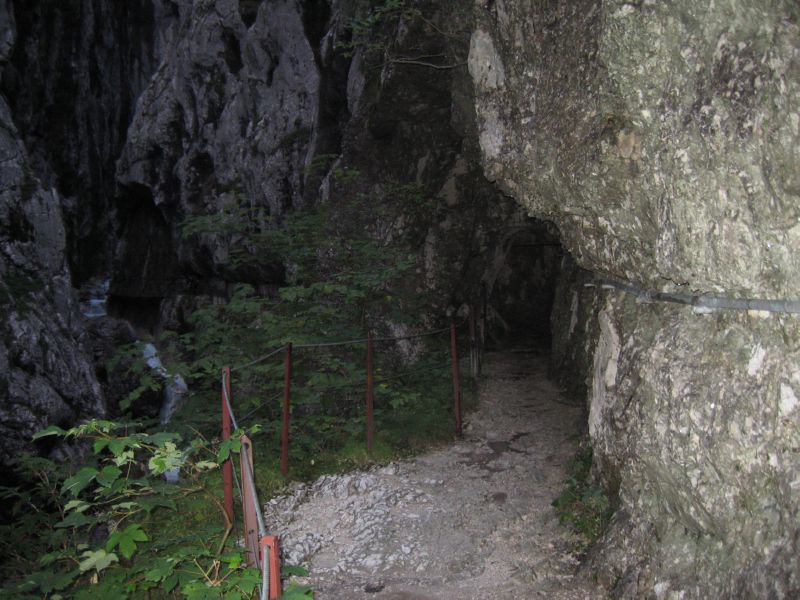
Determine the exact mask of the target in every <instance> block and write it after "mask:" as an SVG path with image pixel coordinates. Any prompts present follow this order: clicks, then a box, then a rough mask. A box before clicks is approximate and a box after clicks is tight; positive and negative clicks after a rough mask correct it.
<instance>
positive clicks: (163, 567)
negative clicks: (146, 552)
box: [144, 558, 176, 591]
mask: <svg viewBox="0 0 800 600" xmlns="http://www.w3.org/2000/svg"><path fill="white" fill-rule="evenodd" d="M175 565H176V563H175V561H174V560H172V559H171V558H167V559H165V560H163V561H160V562H159V563H158V565H157V566H156V567H155V568H153V569H150V570H149V571H147V572H146V573H145V574H144V578H145V579H146V580H147V581H154V582H157V581H163V580H164V579H166V578H167V577H169V576H170V575H172V572H173V571H174V570H175ZM166 591H169V590H166Z"/></svg>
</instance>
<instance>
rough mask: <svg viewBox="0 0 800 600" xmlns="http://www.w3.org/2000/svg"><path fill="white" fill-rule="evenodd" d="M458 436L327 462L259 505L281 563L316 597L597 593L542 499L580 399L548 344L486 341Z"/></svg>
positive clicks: (559, 473) (559, 470) (560, 470)
mask: <svg viewBox="0 0 800 600" xmlns="http://www.w3.org/2000/svg"><path fill="white" fill-rule="evenodd" d="M486 358H487V360H486V364H485V365H484V377H483V378H482V380H481V383H480V386H479V387H480V389H479V407H478V410H477V411H476V412H475V413H473V414H471V415H469V416H468V418H467V424H466V427H465V435H464V438H463V439H462V440H460V441H458V442H455V443H453V444H450V445H448V446H446V447H442V448H440V449H437V450H434V451H431V452H428V453H427V454H424V455H422V456H419V457H417V458H413V459H409V460H403V461H399V462H395V463H392V464H390V465H388V466H383V467H378V468H374V469H370V470H367V471H358V472H353V473H349V474H346V475H336V476H324V477H321V478H319V479H318V480H317V481H315V482H314V483H311V484H308V485H302V486H298V487H297V488H296V489H294V491H293V492H292V493H291V494H289V495H287V496H284V497H281V498H276V499H273V500H271V501H270V503H269V505H268V506H267V508H266V511H267V519H268V528H269V529H270V530H271V531H273V532H276V533H278V534H279V535H280V536H281V544H282V549H283V552H284V559H285V561H286V563H287V564H292V565H303V566H305V567H306V568H307V569H308V571H309V576H308V577H307V578H303V579H302V581H303V582H304V583H308V584H310V585H311V586H313V588H314V589H315V591H316V597H317V598H319V599H321V600H328V599H330V600H336V599H348V600H357V599H362V598H364V599H366V598H370V599H375V600H471V599H489V598H491V599H498V600H512V599H529V598H549V599H564V600H566V599H570V600H572V599H584V598H586V599H594V598H604V597H605V596H604V595H603V594H602V592H601V591H600V590H599V589H597V588H596V587H595V586H594V585H593V584H592V583H591V581H590V580H589V578H588V577H587V576H586V575H585V574H584V573H583V572H582V571H580V569H579V563H578V560H577V558H576V556H575V554H574V552H573V549H574V548H575V546H576V545H575V539H574V538H573V537H572V534H570V533H569V532H568V531H567V530H566V529H564V528H563V527H562V526H561V525H559V523H558V518H557V516H556V514H555V512H554V509H553V507H552V505H551V503H552V501H553V500H554V499H555V498H556V496H557V495H558V494H559V493H560V491H561V489H562V488H563V485H564V479H565V477H566V468H567V465H568V463H569V461H570V459H571V458H572V457H573V456H574V454H575V450H576V447H577V443H578V437H579V436H578V432H579V431H580V430H581V419H582V411H581V408H580V407H579V406H575V405H572V404H569V403H567V402H566V401H565V400H564V399H563V398H561V397H560V395H559V391H558V389H557V388H556V386H555V385H554V384H553V383H552V382H550V381H549V380H548V379H547V376H546V373H547V364H546V357H543V356H540V355H537V354H535V353H510V352H509V353H496V354H489V355H487V357H486Z"/></svg>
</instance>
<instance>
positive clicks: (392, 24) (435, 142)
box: [0, 0, 800, 598]
mask: <svg viewBox="0 0 800 600" xmlns="http://www.w3.org/2000/svg"><path fill="white" fill-rule="evenodd" d="M407 4H408V7H410V8H413V9H414V10H413V11H410V12H402V11H401V13H400V15H399V16H398V15H395V16H394V17H391V18H386V19H384V20H383V21H379V22H378V23H376V24H374V25H373V28H372V30H371V33H370V34H369V36H368V37H366V38H361V39H356V38H353V37H352V32H351V30H350V28H349V25H350V24H351V23H352V20H353V18H354V17H355V16H356V14H357V12H356V11H357V9H359V7H361V8H362V9H363V6H364V5H365V3H359V2H356V1H355V0H353V1H352V2H348V1H345V0H338V1H337V0H331V1H330V2H326V1H322V0H305V1H302V2H301V1H296V0H264V1H262V2H259V1H257V0H238V1H237V0H203V1H197V0H195V1H192V0H177V1H172V0H137V1H135V2H128V1H126V2H107V3H103V2H92V1H90V0H71V1H70V2H68V3H59V4H58V6H55V3H49V2H45V1H44V0H42V1H41V2H30V1H25V2H23V1H22V0H19V1H10V0H0V24H1V25H2V27H1V28H0V68H1V69H2V97H0V123H1V124H2V127H0V152H2V154H3V161H2V162H1V163H0V184H1V185H0V303H2V313H1V314H0V329H2V331H3V337H2V340H0V433H2V435H1V436H0V448H2V452H0V460H3V461H5V460H7V459H8V458H9V457H10V456H13V455H14V454H15V453H16V452H18V451H19V450H20V449H21V448H23V447H29V446H28V440H29V439H30V435H31V434H32V433H33V432H34V431H36V430H37V429H41V428H43V427H45V426H47V425H50V424H63V425H66V424H71V423H74V422H75V421H77V420H80V419H83V418H88V417H91V416H101V415H104V414H106V410H107V409H106V400H105V399H104V398H103V395H102V392H101V390H100V387H99V385H98V381H97V374H96V372H95V371H94V369H93V367H92V365H91V358H90V356H89V352H88V340H87V337H86V334H85V326H84V324H82V322H81V320H80V317H79V315H78V312H77V306H76V299H75V291H74V289H73V285H74V284H78V283H82V282H83V281H85V280H86V279H87V278H89V277H90V276H97V275H103V276H110V278H111V290H110V291H111V295H112V301H113V303H114V304H115V305H116V307H117V309H118V310H119V312H120V314H122V315H124V316H127V317H128V318H130V319H131V320H133V321H134V322H135V323H136V324H137V325H139V326H140V327H142V328H144V329H150V330H153V331H155V330H158V329H160V328H164V327H173V328H179V327H182V326H183V325H184V316H185V314H187V313H188V312H190V311H191V310H192V308H193V307H194V306H196V305H197V303H199V302H209V301H210V302H221V301H224V300H225V298H226V297H227V294H228V293H229V292H230V290H231V288H232V287H233V286H234V285H235V284H237V283H250V284H253V285H255V286H256V287H258V288H259V290H260V291H261V292H262V293H264V294H269V293H271V290H273V289H274V287H275V286H276V285H279V284H280V283H282V281H283V280H284V277H285V274H284V270H283V266H282V265H280V264H273V263H270V262H269V261H265V262H264V263H263V265H262V267H261V268H259V269H255V270H253V269H248V270H244V269H241V268H240V267H238V266H237V265H236V264H235V263H234V262H232V261H231V260H230V257H231V252H232V249H233V248H234V247H237V245H240V242H241V240H240V239H237V237H236V234H235V233H234V234H225V233H220V234H195V235H185V234H184V231H183V224H184V223H185V222H186V221H187V219H191V218H196V217H204V216H209V215H217V214H221V213H224V212H225V211H230V212H231V214H247V215H248V216H249V217H250V219H251V223H252V226H253V227H254V228H267V227H271V226H274V224H275V223H278V222H280V221H281V219H282V218H283V217H284V216H285V215H286V214H287V212H288V211H291V210H294V209H297V208H301V207H305V206H310V205H313V204H314V203H320V202H321V203H331V204H335V203H337V202H343V201H344V200H346V199H348V198H354V197H358V198H363V199H365V200H364V201H365V202H369V201H370V200H369V199H376V198H381V199H386V198H389V199H390V200H392V201H393V199H394V198H397V201H398V202H399V201H401V200H402V195H399V194H398V193H397V192H398V190H408V189H410V188H408V187H407V186H409V185H411V186H412V187H413V190H414V194H419V195H421V197H423V198H425V200H426V203H425V210H422V211H418V212H416V213H414V216H413V219H411V218H410V217H409V219H410V220H409V219H406V220H404V222H403V227H402V229H403V231H404V235H408V236H410V237H409V239H413V240H414V241H415V243H416V244H417V247H418V249H419V264H418V270H417V273H416V275H417V276H416V277H415V281H414V285H415V286H419V289H420V290H423V289H424V290H426V291H428V292H431V297H432V305H431V307H430V313H431V315H434V314H440V313H442V312H444V311H445V310H446V309H447V308H448V307H455V308H457V307H458V306H459V305H460V304H461V303H463V302H469V301H474V300H475V299H477V298H478V296H479V290H480V283H481V281H483V282H485V283H487V284H488V285H489V286H493V285H494V284H495V282H497V281H498V280H500V279H502V281H503V285H505V286H506V287H507V288H508V289H516V290H519V289H521V287H520V286H514V285H513V283H514V282H513V281H509V277H513V276H514V275H513V273H512V274H511V275H509V274H508V273H505V272H504V273H503V274H502V276H501V271H503V269H504V265H505V262H504V261H505V260H506V256H507V254H508V248H509V243H510V240H512V239H513V238H514V236H515V235H516V233H514V232H516V231H528V232H529V233H528V234H526V235H533V236H534V237H535V236H539V235H540V236H542V237H541V239H544V240H547V241H552V239H553V234H552V231H551V230H550V229H548V228H547V226H543V225H541V223H539V224H532V222H531V221H530V220H529V219H528V218H527V214H530V215H533V216H535V217H538V218H541V219H546V220H548V221H551V222H552V223H555V225H556V226H557V227H558V229H559V230H560V234H561V239H562V241H563V243H564V244H565V246H566V247H567V249H568V250H569V252H570V253H571V255H572V257H573V258H574V262H573V259H572V258H570V257H568V256H567V257H565V258H564V260H563V263H562V267H561V278H560V280H559V282H558V287H557V290H556V295H557V300H556V302H555V305H554V309H555V310H554V313H553V316H552V320H551V324H552V330H553V333H554V337H553V351H554V355H553V360H554V365H555V367H556V369H557V370H560V372H561V375H560V376H561V377H562V379H563V381H564V382H565V383H569V384H570V385H574V391H575V392H576V393H581V392H584V393H586V395H587V409H588V414H589V432H590V435H591V438H592V443H593V445H594V448H595V458H596V460H595V466H594V471H595V474H596V476H597V477H598V478H599V479H600V480H601V481H603V482H604V484H605V485H606V487H607V489H608V490H609V491H610V492H611V493H612V495H614V496H616V497H618V508H617V511H616V514H615V517H614V520H613V523H612V527H611V529H610V531H609V532H608V534H607V535H606V536H605V538H604V540H603V541H602V543H601V544H600V545H599V546H598V547H597V548H596V549H595V551H594V553H593V555H592V556H591V559H592V566H593V568H594V569H595V570H596V572H597V573H598V575H599V577H600V579H601V581H603V582H604V583H605V584H606V585H607V586H608V587H609V589H611V590H612V593H613V594H614V595H616V596H621V597H656V598H680V597H697V598H699V597H707V596H709V595H715V594H717V593H720V594H722V595H723V596H725V597H774V598H782V597H792V595H797V594H798V593H800V580H799V579H798V570H797V566H796V556H797V553H798V545H800V532H799V531H800V530H799V529H798V525H797V523H798V500H797V498H798V487H800V462H799V461H800V458H799V457H798V449H799V448H800V431H799V430H798V418H799V417H800V414H798V410H800V409H798V401H797V395H798V393H800V367H799V366H798V365H800V362H799V360H798V359H800V356H799V355H798V354H799V353H800V337H799V334H800V331H798V322H797V317H796V316H793V315H787V314H780V313H774V314H762V313H756V312H750V313H748V312H715V313H711V314H696V313H695V311H693V310H692V308H691V307H686V306H677V305H671V304H663V303H653V302H648V297H647V295H646V294H641V295H640V296H639V297H635V296H632V295H629V294H626V293H624V292H622V291H618V290H609V289H600V288H597V287H585V286H584V281H585V275H586V273H585V271H584V270H588V271H591V272H594V273H597V274H600V275H602V276H604V277H608V278H612V279H616V280H619V281H622V282H627V283H632V284H635V285H637V286H639V287H640V288H642V289H643V290H651V291H665V292H681V293H689V294H694V293H711V294H716V295H720V296H731V297H761V298H783V299H798V298H800V270H799V269H800V267H798V263H797V261H796V260H794V254H795V253H796V251H797V250H798V249H800V225H798V211H800V198H798V196H799V195H800V179H798V178H799V177H800V175H799V174H798V173H799V172H798V169H797V150H796V148H797V146H798V137H800V43H798V39H800V36H799V35H798V33H800V32H798V19H800V9H798V8H797V5H796V3H793V2H791V1H789V0H785V1H779V0H769V1H766V2H761V3H756V2H751V1H746V0H729V1H727V2H717V1H712V0H704V1H701V2H696V1H694V2H690V1H689V0H680V1H676V2H670V3H664V2H656V1H654V0H642V1H638V2H622V1H621V0H604V1H602V2H601V1H600V0H574V1H569V2H567V1H537V2H523V1H522V0H493V1H487V0H479V1H477V2H470V1H469V0H445V1H441V2H436V1H433V0H430V1H419V2H408V3H407ZM342 174H344V175H345V176H344V177H343V176H341V175H342ZM495 183H496V185H495ZM498 187H499V189H500V190H501V191H498ZM520 206H521V207H523V208H524V210H522V209H520ZM530 232H533V233H530ZM536 239H539V238H536ZM582 269H583V270H582Z"/></svg>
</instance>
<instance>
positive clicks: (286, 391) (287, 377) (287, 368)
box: [281, 342, 292, 475]
mask: <svg viewBox="0 0 800 600" xmlns="http://www.w3.org/2000/svg"><path fill="white" fill-rule="evenodd" d="M291 389H292V343H291V342H289V343H288V344H286V355H285V358H284V361H283V427H282V429H281V473H283V474H284V475H288V473H289V402H290V397H291Z"/></svg>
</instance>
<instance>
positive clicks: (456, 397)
mask: <svg viewBox="0 0 800 600" xmlns="http://www.w3.org/2000/svg"><path fill="white" fill-rule="evenodd" d="M450 359H451V360H452V362H453V412H455V416H456V435H457V436H459V437H460V436H461V375H460V374H459V370H458V340H457V339H456V324H455V322H453V321H451V322H450Z"/></svg>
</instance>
